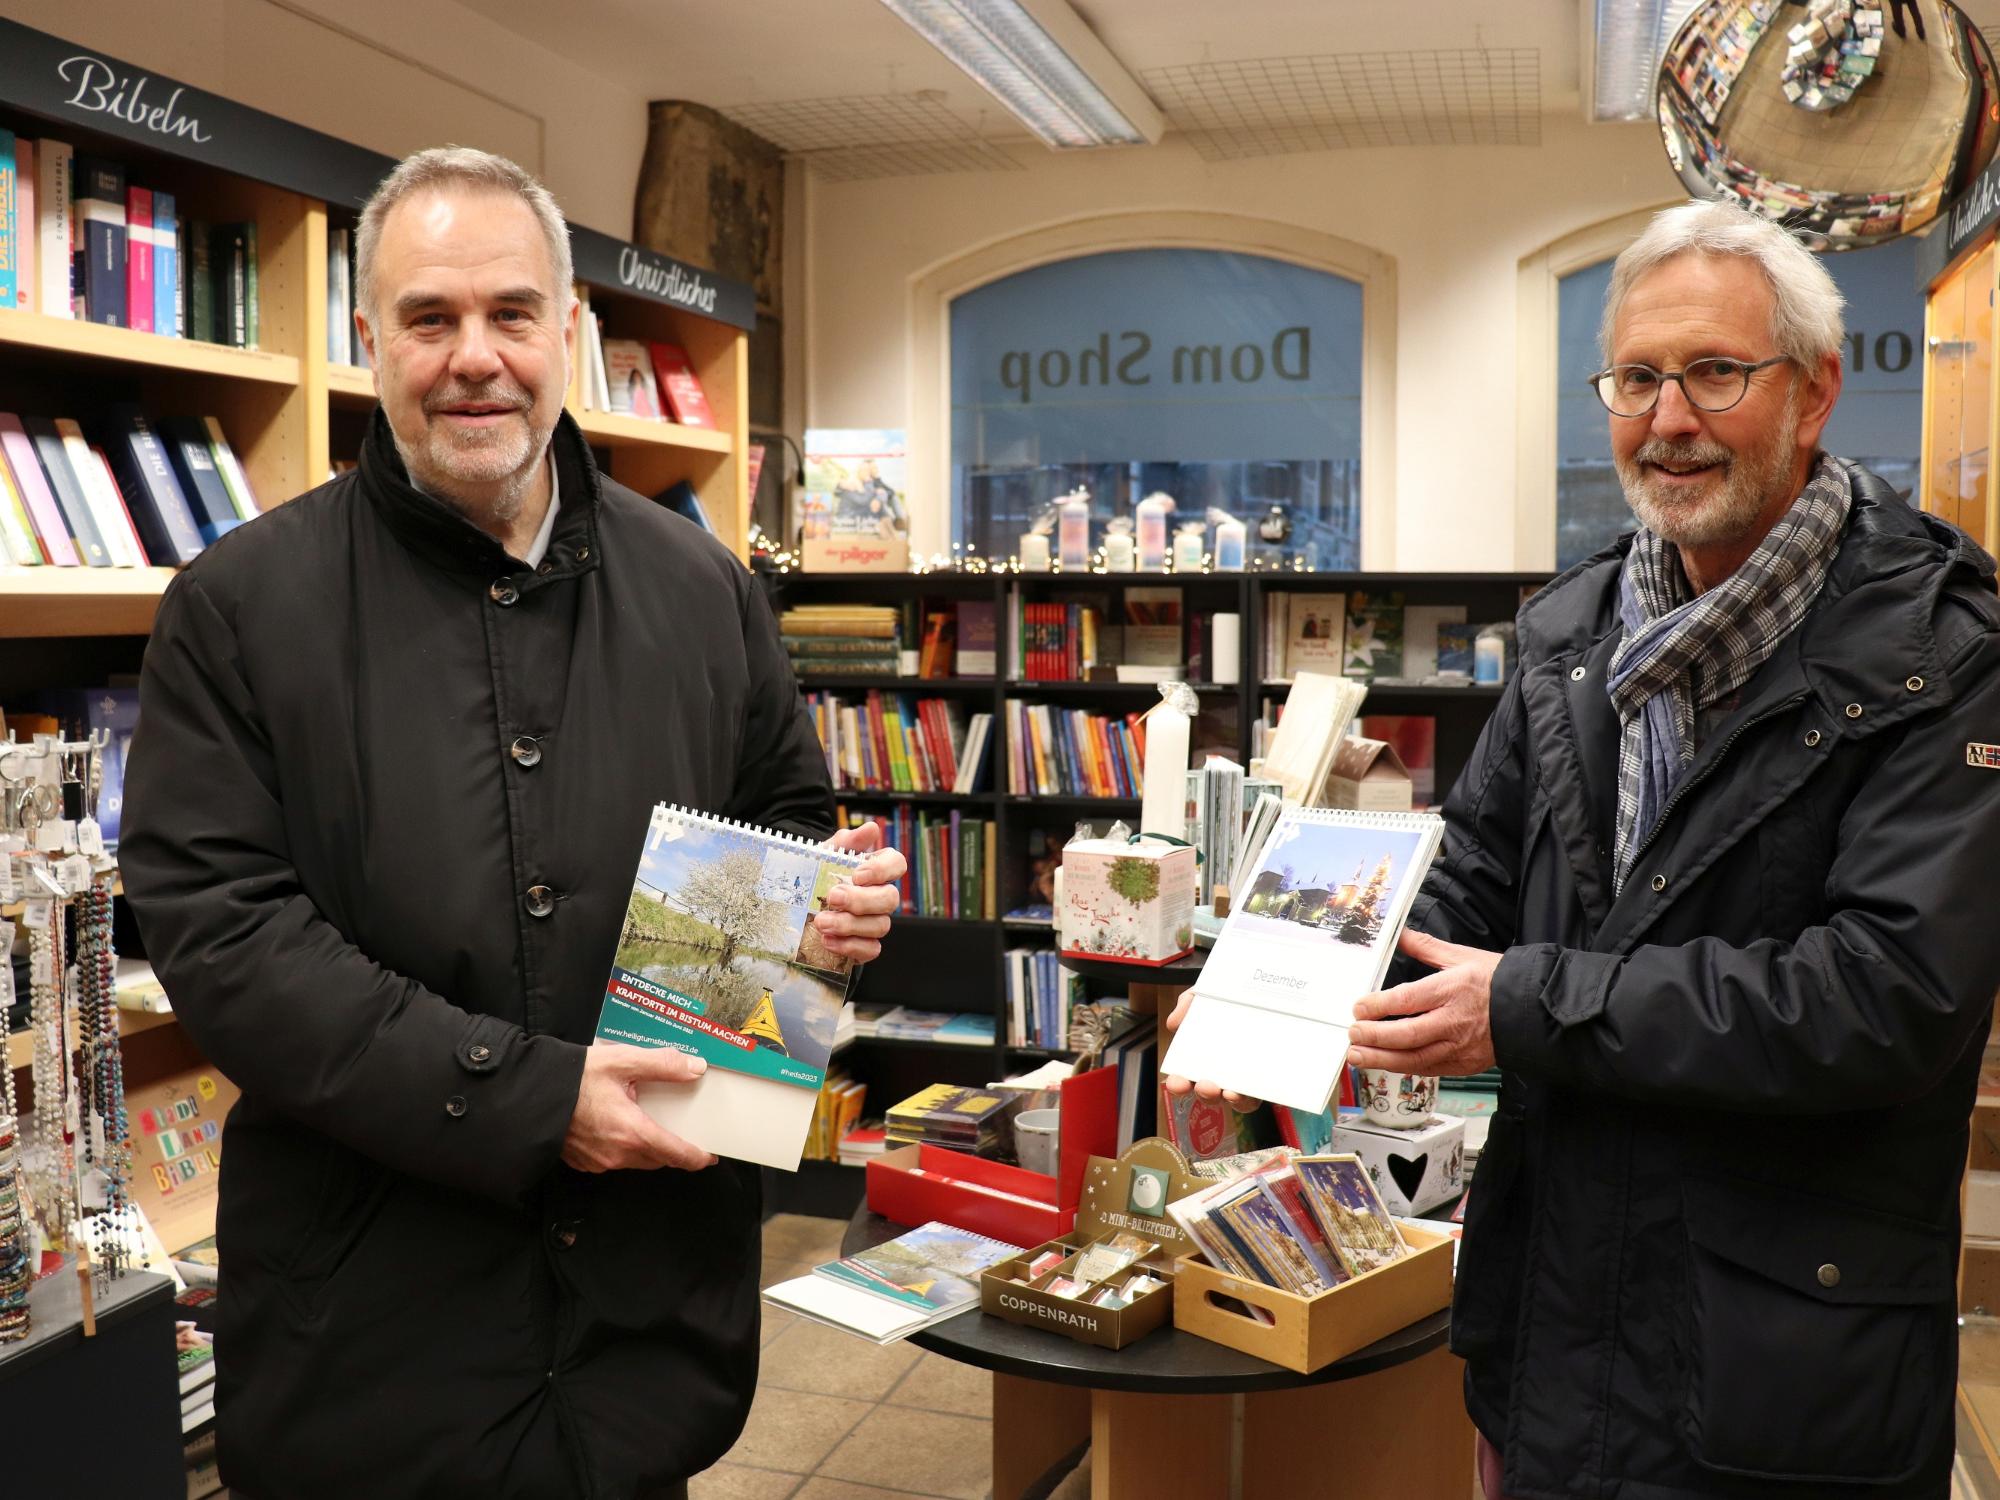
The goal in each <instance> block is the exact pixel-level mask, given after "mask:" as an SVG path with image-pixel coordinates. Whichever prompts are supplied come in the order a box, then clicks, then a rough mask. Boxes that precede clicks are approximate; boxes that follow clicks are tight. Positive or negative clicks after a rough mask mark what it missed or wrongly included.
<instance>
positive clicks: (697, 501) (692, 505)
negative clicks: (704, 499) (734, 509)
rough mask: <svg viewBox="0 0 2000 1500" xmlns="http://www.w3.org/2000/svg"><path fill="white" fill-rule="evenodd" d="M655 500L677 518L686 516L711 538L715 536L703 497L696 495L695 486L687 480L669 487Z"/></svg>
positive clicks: (679, 481) (654, 498)
mask: <svg viewBox="0 0 2000 1500" xmlns="http://www.w3.org/2000/svg"><path fill="white" fill-rule="evenodd" d="M653 500H654V503H656V504H658V505H661V506H664V507H665V508H666V509H668V510H670V511H672V512H673V513H674V514H675V515H677V516H686V517H687V518H688V519H689V520H690V521H692V522H694V524H695V525H697V526H699V527H700V528H701V529H702V530H703V531H705V532H707V533H708V534H709V535H710V536H713V535H715V526H714V524H713V523H712V522H711V521H710V520H709V519H708V511H707V509H706V508H705V507H704V506H703V505H702V503H701V496H700V495H698V494H696V493H695V488H694V486H693V485H691V484H689V483H688V482H687V481H686V480H685V479H681V480H676V481H675V482H674V483H672V484H670V485H668V486H667V487H666V488H665V489H664V490H662V491H661V492H660V493H659V494H657V495H655V496H654V497H653Z"/></svg>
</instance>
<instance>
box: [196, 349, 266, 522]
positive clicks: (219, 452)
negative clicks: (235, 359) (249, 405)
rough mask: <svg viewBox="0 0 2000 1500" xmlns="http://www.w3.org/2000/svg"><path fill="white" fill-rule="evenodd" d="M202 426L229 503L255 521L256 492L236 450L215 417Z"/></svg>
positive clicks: (204, 421) (241, 516) (243, 515)
mask: <svg viewBox="0 0 2000 1500" xmlns="http://www.w3.org/2000/svg"><path fill="white" fill-rule="evenodd" d="M251 347H253V348H254V347H256V346H255V345H252V346H251ZM201 425H202V428H203V430H204V431H205V432H206V433H207V434H208V451H209V455H210V456H211V457H212V458H214V460H215V472H216V473H218V474H220V475H221V476H222V484H223V488H224V489H226V490H227V491H228V492H229V503H230V504H231V505H233V506H235V508H236V515H237V517H238V519H240V520H244V521H251V520H255V519H256V517H257V514H258V511H259V509H260V507H259V506H258V504H257V496H256V492H255V491H253V490H252V489H251V488H250V480H249V478H248V477H247V476H246V475H245V474H244V472H243V466H242V465H241V464H240V463H238V462H237V461H236V450H235V449H234V448H232V447H230V446H229V438H228V436H227V435H226V434H225V433H224V432H223V430H222V423H220V422H219V421H217V420H216V419H215V418H214V417H203V418H202V419H201Z"/></svg>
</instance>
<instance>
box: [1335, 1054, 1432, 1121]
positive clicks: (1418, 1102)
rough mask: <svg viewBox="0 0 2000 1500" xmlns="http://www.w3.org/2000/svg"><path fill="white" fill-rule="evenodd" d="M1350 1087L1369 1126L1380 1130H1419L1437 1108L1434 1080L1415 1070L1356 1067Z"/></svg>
mask: <svg viewBox="0 0 2000 1500" xmlns="http://www.w3.org/2000/svg"><path fill="white" fill-rule="evenodd" d="M1354 1075H1355V1078H1354V1086H1355V1089H1356V1092H1357V1094H1358V1096H1359V1103H1360V1105H1361V1108H1362V1110H1363V1111H1364V1112H1365V1114H1366V1117H1367V1121H1368V1123H1369V1124H1370V1125H1379V1126H1381V1127H1382V1128H1383V1129H1384V1130H1421V1129H1422V1128H1423V1127H1424V1126H1425V1125H1428V1124H1429V1123H1430V1118H1431V1111H1432V1110H1433V1109H1435V1108H1436V1107H1437V1100H1438V1081H1437V1080H1436V1079H1435V1078H1425V1077H1423V1076H1422V1075H1420V1074H1416V1073H1390V1072H1387V1071H1385V1070H1383V1069H1381V1068H1356V1069H1355V1070H1354Z"/></svg>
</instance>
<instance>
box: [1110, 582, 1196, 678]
mask: <svg viewBox="0 0 2000 1500" xmlns="http://www.w3.org/2000/svg"><path fill="white" fill-rule="evenodd" d="M1122 607H1123V610H1124V615H1125V619H1124V632H1123V634H1124V660H1125V662H1126V663H1127V664H1129V665H1131V666H1135V667H1174V668H1179V667H1181V666H1183V665H1184V664H1185V662H1186V661H1187V651H1186V647H1185V643H1184V640H1183V636H1182V629H1181V626H1182V620H1181V591H1180V590H1179V589H1178V588H1168V587H1158V586H1154V585H1136V586H1128V587H1127V588H1126V590H1125V597H1124V602H1123V606H1122Z"/></svg>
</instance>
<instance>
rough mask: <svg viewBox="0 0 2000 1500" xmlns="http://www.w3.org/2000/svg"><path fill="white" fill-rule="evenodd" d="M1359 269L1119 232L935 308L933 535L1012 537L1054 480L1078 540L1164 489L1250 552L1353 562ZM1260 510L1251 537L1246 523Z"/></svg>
mask: <svg viewBox="0 0 2000 1500" xmlns="http://www.w3.org/2000/svg"><path fill="white" fill-rule="evenodd" d="M1361 306H1362V298H1361V286H1360V284H1359V283H1358V282H1355V281H1351V280H1349V279H1347V278H1346V277H1343V276H1337V275H1333V274H1331V273H1329V272H1325V271H1318V270H1314V269H1311V268H1309V267H1305V266H1299V265H1294V264H1292V263H1290V262H1288V261H1280V260H1273V259H1270V258H1267V257H1264V256H1257V255H1245V254H1239V253H1236V252H1233V251H1218V250H1178V249H1173V250H1169V249H1160V250H1120V251H1110V252H1106V253H1104V254H1099V255H1085V256H1079V257H1077V258H1075V259H1071V260H1064V261H1058V262H1055V263H1053V264H1050V265H1045V266H1037V267H1035V268H1033V269H1032V270H1028V271H1022V272H1019V273H1017V274H1015V275H1012V276H1008V277H1005V278H1003V279H1001V280H999V281H994V282H991V283H989V284H987V285H986V286H983V287H980V288H979V289H977V290H976V291H972V292H968V293H966V294H965V295H963V296H961V297H958V298H957V299H955V300H954V301H953V303H952V306H951V414H952V431H951V472H952V490H953V496H952V498H953V508H952V539H953V541H955V542H958V543H962V544H964V545H966V546H967V547H969V548H974V549H976V550H977V551H979V552H980V553H982V554H984V555H987V556H995V557H1004V556H1008V555H1011V554H1012V553H1013V552H1014V550H1015V547H1016V544H1017V542H1018V539H1019V537H1020V535H1021V533H1022V532H1023V531H1025V530H1027V529H1029V526H1030V523H1031V522H1032V521H1033V520H1034V518H1035V516H1036V515H1037V514H1038V513H1039V512H1040V511H1042V510H1043V509H1044V508H1046V507H1047V505H1048V504H1049V502H1050V501H1052V500H1054V499H1055V498H1056V497H1057V496H1058V495H1061V494H1064V493H1067V492H1069V491H1071V490H1074V489H1075V488H1076V487H1077V486H1079V485H1082V486H1085V487H1087V488H1088V489H1089V491H1090V495H1091V522H1092V535H1093V539H1094V540H1095V539H1101V537H1102V535H1103V530H1104V524H1105V522H1107V521H1108V520H1110V519H1111V518H1112V517H1113V516H1129V515H1131V514H1132V509H1133V507H1134V506H1135V505H1136V504H1137V503H1138V502H1139V501H1140V500H1141V499H1143V498H1144V497H1146V496H1147V495H1149V494H1153V493H1155V492H1161V491H1163V492H1165V493H1166V494H1168V495H1171V496H1172V497H1173V499H1174V501H1175V506H1176V515H1175V517H1174V520H1175V521H1176V522H1182V521H1186V520H1188V519H1190V518H1197V517H1200V516H1202V515H1203V514H1205V513H1206V512H1207V511H1208V510H1209V509H1211V508H1220V509H1222V510H1225V511H1228V512H1229V513H1230V514H1232V515H1235V516H1238V517H1240V518H1242V519H1243V520H1246V521H1249V522H1250V523H1251V528H1250V537H1251V547H1252V550H1253V553H1254V554H1255V555H1257V556H1258V557H1260V558H1261V559H1262V560H1263V561H1264V562H1266V563H1269V564H1289V563H1291V562H1292V561H1294V560H1302V561H1304V562H1305V563H1306V564H1307V565H1308V566H1311V567H1318V568H1353V567H1358V566H1359V561H1360V548H1361V367H1362V320H1361ZM1260 523H1263V524H1262V525H1261V531H1262V535H1261V536H1260Z"/></svg>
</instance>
